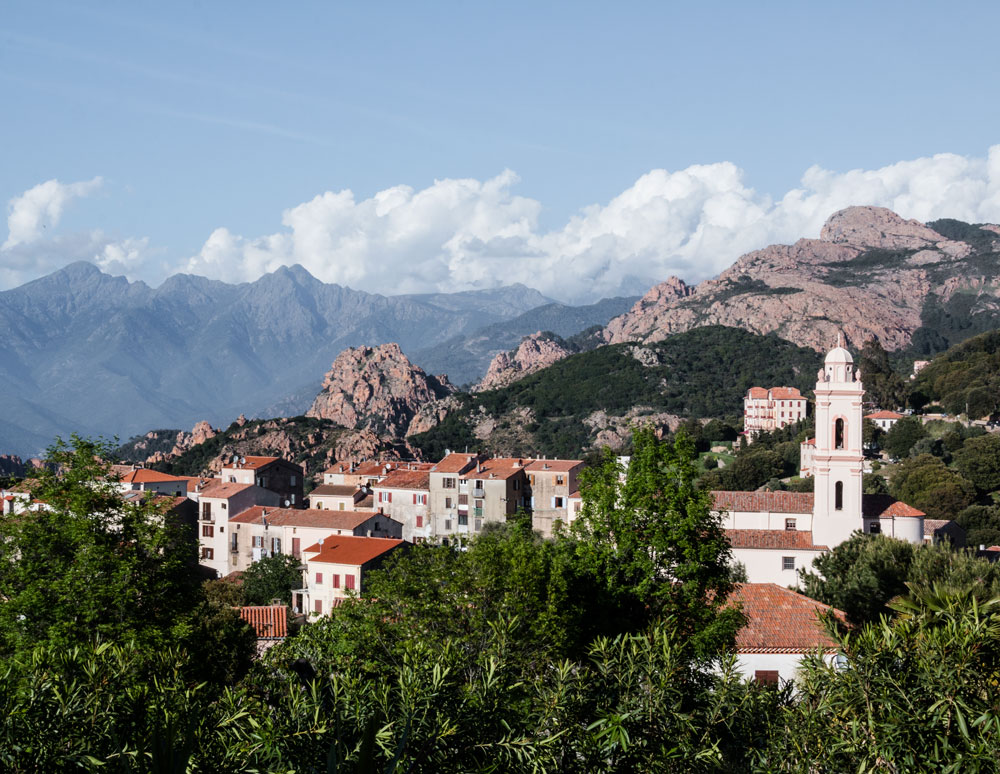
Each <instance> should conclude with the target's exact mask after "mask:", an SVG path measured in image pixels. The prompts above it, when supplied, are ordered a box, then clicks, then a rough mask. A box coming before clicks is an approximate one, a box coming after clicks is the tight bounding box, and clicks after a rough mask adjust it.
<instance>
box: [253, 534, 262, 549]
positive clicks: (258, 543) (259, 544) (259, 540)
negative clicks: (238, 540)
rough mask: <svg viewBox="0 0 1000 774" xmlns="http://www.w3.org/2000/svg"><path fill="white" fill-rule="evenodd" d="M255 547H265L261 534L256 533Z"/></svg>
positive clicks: (254, 537)
mask: <svg viewBox="0 0 1000 774" xmlns="http://www.w3.org/2000/svg"><path fill="white" fill-rule="evenodd" d="M253 547H254V548H263V547H264V538H263V537H262V536H260V535H254V536H253Z"/></svg>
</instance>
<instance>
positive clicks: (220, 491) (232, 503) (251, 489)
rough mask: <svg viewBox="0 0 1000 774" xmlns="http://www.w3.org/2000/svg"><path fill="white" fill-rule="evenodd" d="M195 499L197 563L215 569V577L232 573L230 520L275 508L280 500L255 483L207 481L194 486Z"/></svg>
mask: <svg viewBox="0 0 1000 774" xmlns="http://www.w3.org/2000/svg"><path fill="white" fill-rule="evenodd" d="M195 493H196V494H197V496H198V502H197V509H198V557H199V558H198V563H199V564H201V565H202V566H203V567H208V568H209V569H212V570H215V572H216V574H217V575H218V577H220V578H221V577H224V576H226V575H228V574H229V573H230V572H232V567H231V566H230V565H231V563H230V556H229V551H228V550H227V549H228V547H229V543H228V542H227V541H228V540H229V533H228V532H227V527H228V526H229V519H230V518H232V517H233V516H238V515H239V514H241V513H243V512H244V511H246V510H247V509H248V508H252V507H254V506H255V505H259V506H267V507H277V506H278V505H279V497H278V494H277V493H276V492H272V491H271V490H270V489H263V488H262V487H259V486H256V485H254V484H234V483H233V482H231V481H220V480H219V479H217V478H213V479H210V480H209V481H208V482H207V483H205V484H196V485H195Z"/></svg>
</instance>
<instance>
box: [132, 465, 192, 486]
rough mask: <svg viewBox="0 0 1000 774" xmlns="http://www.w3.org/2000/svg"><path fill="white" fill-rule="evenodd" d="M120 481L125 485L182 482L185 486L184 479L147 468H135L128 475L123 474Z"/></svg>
mask: <svg viewBox="0 0 1000 774" xmlns="http://www.w3.org/2000/svg"><path fill="white" fill-rule="evenodd" d="M121 480H122V481H123V482H125V483H127V484H152V483H155V482H159V481H178V482H179V481H183V482H184V483H185V484H187V479H186V478H181V477H180V476H171V475H170V474H169V473H160V472H159V471H157V470H150V469H149V468H136V469H135V470H130V471H129V472H128V473H123V474H122V476H121Z"/></svg>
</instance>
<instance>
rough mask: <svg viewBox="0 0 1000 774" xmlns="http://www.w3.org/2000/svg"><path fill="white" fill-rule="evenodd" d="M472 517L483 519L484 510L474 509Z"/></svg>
mask: <svg viewBox="0 0 1000 774" xmlns="http://www.w3.org/2000/svg"><path fill="white" fill-rule="evenodd" d="M472 515H473V516H474V517H476V518H477V519H481V518H482V517H483V509H482V508H473V509H472Z"/></svg>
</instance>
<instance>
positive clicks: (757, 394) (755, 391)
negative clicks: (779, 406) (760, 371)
mask: <svg viewBox="0 0 1000 774" xmlns="http://www.w3.org/2000/svg"><path fill="white" fill-rule="evenodd" d="M747 397H748V398H756V399H758V400H760V399H761V398H766V397H767V390H765V389H764V388H763V387H751V388H750V389H749V390H747Z"/></svg>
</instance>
